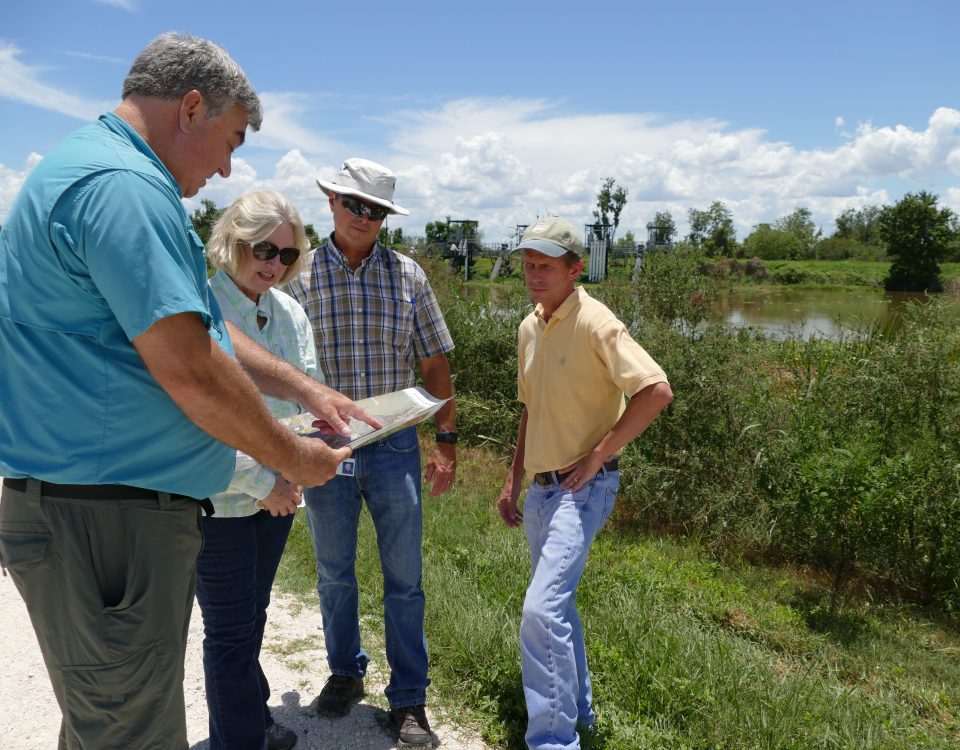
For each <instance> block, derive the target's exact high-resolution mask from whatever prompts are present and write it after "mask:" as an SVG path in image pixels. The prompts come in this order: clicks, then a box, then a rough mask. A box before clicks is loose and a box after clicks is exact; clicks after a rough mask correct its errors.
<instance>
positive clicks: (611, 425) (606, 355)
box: [497, 216, 673, 750]
mask: <svg viewBox="0 0 960 750" xmlns="http://www.w3.org/2000/svg"><path fill="white" fill-rule="evenodd" d="M577 234H578V232H577V229H576V227H574V226H573V225H572V224H571V223H570V222H568V221H565V220H564V219H561V218H559V217H556V216H548V217H546V218H543V219H540V220H539V221H538V222H536V223H535V224H533V225H531V226H530V227H529V228H528V229H527V230H526V231H525V232H524V233H523V238H522V239H521V240H520V244H519V245H517V248H516V249H517V250H520V251H522V253H523V276H524V279H525V281H526V285H527V290H528V291H529V292H530V296H531V297H532V298H533V301H534V302H536V303H537V306H536V308H535V309H534V311H533V312H532V313H530V315H528V316H527V317H526V318H525V319H524V320H523V322H522V323H521V324H520V333H519V337H518V338H519V341H518V363H519V370H518V373H517V391H518V400H519V401H521V402H522V403H523V413H522V414H521V416H520V428H519V431H518V436H517V448H516V451H515V453H514V457H513V463H512V465H511V468H510V472H509V474H508V475H507V479H506V481H505V482H504V485H503V488H502V490H501V491H500V497H499V499H498V501H497V508H498V510H499V512H500V516H501V518H503V520H504V522H505V523H506V524H507V525H508V526H511V527H517V526H521V525H522V526H523V527H524V531H525V532H526V537H527V543H528V546H529V548H530V583H529V585H528V586H527V593H526V596H525V597H524V602H523V614H522V616H521V620H520V654H521V668H522V673H523V695H524V699H525V700H526V704H527V733H526V740H527V747H529V748H531V750H546V749H547V748H550V749H551V750H553V748H569V749H570V750H573V749H574V748H579V747H580V741H579V738H578V733H577V729H578V728H579V729H581V730H582V731H587V732H589V731H590V729H591V728H592V727H593V725H594V721H595V715H594V711H593V706H592V705H591V704H592V692H591V687H590V673H589V670H588V669H587V657H586V649H585V647H584V640H583V628H582V627H581V624H580V616H579V615H578V614H577V585H578V584H579V582H580V576H581V575H582V574H583V570H584V566H585V565H586V562H587V553H588V551H589V549H590V545H591V543H592V542H593V539H594V537H595V536H596V534H597V532H599V531H600V529H601V528H602V527H603V525H604V523H606V521H607V518H609V516H610V513H611V512H612V511H613V505H614V500H615V498H616V494H617V488H618V487H619V483H620V472H619V458H618V456H617V454H618V453H619V451H620V449H621V448H623V446H625V445H626V444H627V443H629V442H630V441H632V440H633V439H635V438H637V437H639V436H640V435H641V434H642V433H643V431H644V430H646V429H647V427H649V426H650V424H651V423H652V422H653V420H654V419H656V418H657V416H658V415H659V414H660V412H661V411H662V410H663V409H664V407H666V406H667V405H668V404H669V403H670V402H671V401H672V400H673V392H672V391H671V389H670V385H669V383H668V382H667V376H666V375H665V374H664V372H663V370H662V369H661V368H660V366H659V365H658V364H657V363H656V362H654V361H653V359H652V358H651V357H650V355H649V354H647V352H646V351H644V350H643V348H642V347H641V346H640V345H639V344H637V342H635V341H634V340H633V339H632V338H631V337H630V333H629V332H628V331H627V329H626V327H625V326H624V325H623V323H621V322H620V321H619V320H618V319H617V318H616V317H615V316H614V315H613V313H612V312H610V310H609V309H608V308H607V307H606V306H604V305H603V304H601V303H600V302H597V301H596V300H595V299H593V298H592V297H591V296H590V295H589V294H587V292H586V290H584V289H583V288H582V287H576V286H574V282H575V281H576V280H577V279H578V278H579V277H580V273H581V272H582V271H583V256H584V248H583V243H581V242H580V239H579V237H578V236H577ZM624 395H627V396H629V397H630V402H629V403H628V404H625V403H624ZM525 474H526V475H528V476H529V477H530V479H531V482H530V487H529V488H528V489H527V495H526V500H525V502H524V506H523V512H521V511H520V510H519V509H518V507H517V501H518V500H519V497H520V490H521V489H522V485H523V480H524V475H525Z"/></svg>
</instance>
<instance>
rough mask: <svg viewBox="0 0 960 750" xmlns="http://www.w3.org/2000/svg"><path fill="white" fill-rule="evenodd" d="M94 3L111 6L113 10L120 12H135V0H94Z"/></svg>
mask: <svg viewBox="0 0 960 750" xmlns="http://www.w3.org/2000/svg"><path fill="white" fill-rule="evenodd" d="M94 2H96V3H100V4H101V5H111V6H113V7H114V8H120V10H126V11H130V12H133V11H135V10H137V1H136V0H94Z"/></svg>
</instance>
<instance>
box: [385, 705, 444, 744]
mask: <svg viewBox="0 0 960 750" xmlns="http://www.w3.org/2000/svg"><path fill="white" fill-rule="evenodd" d="M390 721H391V722H393V726H394V729H396V730H397V750H407V749H408V748H409V750H420V749H421V748H428V747H436V746H437V745H439V744H440V739H439V738H437V737H436V735H434V733H433V732H431V731H430V722H429V721H427V712H426V707H425V706H424V705H423V704H422V703H421V704H420V705H419V706H404V707H403V708H391V709H390Z"/></svg>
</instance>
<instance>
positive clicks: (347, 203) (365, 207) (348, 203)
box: [340, 195, 390, 221]
mask: <svg viewBox="0 0 960 750" xmlns="http://www.w3.org/2000/svg"><path fill="white" fill-rule="evenodd" d="M340 202H341V203H342V204H343V207H344V208H345V209H347V211H349V212H350V213H352V214H353V215H354V216H356V217H357V218H358V219H362V218H363V217H364V216H368V217H369V218H370V221H381V220H382V219H385V218H386V217H387V214H389V213H390V209H389V208H386V207H384V206H371V205H370V204H369V203H364V202H363V201H359V200H357V199H356V198H351V197H350V196H349V195H341V196H340Z"/></svg>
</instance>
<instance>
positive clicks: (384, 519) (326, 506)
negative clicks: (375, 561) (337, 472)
mask: <svg viewBox="0 0 960 750" xmlns="http://www.w3.org/2000/svg"><path fill="white" fill-rule="evenodd" d="M353 458H354V459H356V468H355V472H356V473H355V475H354V476H352V477H342V476H336V477H334V478H333V479H331V480H330V481H329V482H327V483H326V484H325V485H323V486H321V487H313V488H311V489H308V490H307V491H306V493H305V497H306V505H307V519H308V521H309V524H310V533H311V536H312V537H313V549H314V552H315V553H316V557H317V593H319V594H320V611H321V613H322V614H323V635H324V638H325V639H326V645H327V663H328V664H329V666H330V671H331V672H333V673H334V674H339V675H345V676H347V677H363V675H364V674H365V673H366V670H367V663H368V662H369V661H370V657H369V656H368V655H367V653H366V651H364V650H363V648H362V646H361V645H360V622H359V602H358V585H357V577H356V573H355V569H354V563H355V562H356V558H357V528H358V525H359V522H360V506H361V504H362V503H363V502H366V504H367V510H368V511H369V512H370V516H371V518H372V519H373V525H374V528H375V529H376V532H377V548H378V549H379V551H380V567H381V570H382V571H383V610H384V630H385V631H386V633H385V635H386V646H387V649H386V650H387V662H389V664H390V682H389V684H388V685H387V689H386V694H387V700H388V701H389V702H390V707H391V708H402V707H405V706H415V705H418V704H420V703H425V702H426V694H427V686H428V685H429V684H430V680H429V679H428V678H427V641H426V637H425V636H424V632H423V612H424V595H423V586H422V570H423V555H422V552H421V542H422V537H423V512H422V507H421V504H420V448H419V446H418V444H417V431H416V428H415V427H410V428H407V429H405V430H401V431H400V432H396V433H394V434H393V435H389V436H388V437H386V438H385V439H383V440H381V441H379V442H377V443H373V444H371V445H368V446H364V447H363V448H360V449H359V450H358V451H357V452H356V453H354V454H353Z"/></svg>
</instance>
